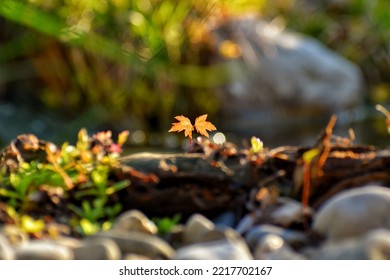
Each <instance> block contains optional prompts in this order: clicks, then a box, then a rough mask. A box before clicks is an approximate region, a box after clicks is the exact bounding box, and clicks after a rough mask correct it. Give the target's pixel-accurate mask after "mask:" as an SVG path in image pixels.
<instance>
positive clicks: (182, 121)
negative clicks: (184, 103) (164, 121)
mask: <svg viewBox="0 0 390 280" xmlns="http://www.w3.org/2000/svg"><path fill="white" fill-rule="evenodd" d="M206 118H207V114H205V115H202V116H199V117H197V118H196V119H195V125H192V123H191V121H190V120H189V119H188V118H186V117H184V116H183V115H181V116H176V117H175V119H177V120H178V121H179V122H176V123H172V127H171V129H170V130H168V132H181V131H183V130H184V136H185V137H187V136H188V138H190V143H192V131H193V130H194V128H195V129H196V131H197V132H198V133H200V134H201V135H204V136H206V137H209V134H208V133H207V130H209V131H213V130H216V129H217V128H216V127H215V126H214V125H213V124H212V123H211V122H208V121H206Z"/></svg>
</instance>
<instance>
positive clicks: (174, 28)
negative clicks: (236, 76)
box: [0, 0, 263, 129]
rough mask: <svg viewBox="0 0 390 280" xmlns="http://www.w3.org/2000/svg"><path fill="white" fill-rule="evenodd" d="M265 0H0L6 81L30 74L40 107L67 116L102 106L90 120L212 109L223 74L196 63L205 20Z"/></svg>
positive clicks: (148, 122) (149, 121) (146, 120)
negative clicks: (215, 87) (28, 68)
mask: <svg viewBox="0 0 390 280" xmlns="http://www.w3.org/2000/svg"><path fill="white" fill-rule="evenodd" d="M262 2H263V1H261V0H236V1H231V2H228V1H222V0H217V1H211V2H210V1H206V0H204V1H198V0H192V1H179V0H139V1H127V0H106V1H88V0H77V1H76V0H61V1H60V0H57V1H53V0H34V1H33V0H30V1H14V0H4V1H2V4H1V5H0V16H2V17H3V33H4V34H3V35H2V37H3V38H1V39H2V41H3V42H4V44H2V46H1V52H0V53H1V55H0V67H1V68H4V69H5V72H7V73H9V74H7V75H6V77H5V78H4V79H5V81H3V83H4V84H5V86H6V87H7V86H10V85H9V84H8V85H7V82H9V83H10V82H13V81H20V80H24V79H26V78H29V76H31V80H32V81H33V82H32V84H30V90H31V86H32V87H33V88H32V90H31V93H30V94H32V95H34V96H36V97H37V98H38V99H39V101H40V102H41V104H43V105H44V106H45V107H47V108H49V109H51V110H52V111H55V112H60V113H62V114H64V115H65V116H68V117H70V118H71V117H76V116H79V115H80V114H81V113H82V112H88V110H90V109H91V108H95V109H96V108H98V109H99V110H98V111H97V113H95V114H94V117H93V118H94V121H96V122H109V123H115V122H121V121H123V120H126V119H129V118H134V119H137V120H140V121H141V123H138V124H137V125H140V126H141V127H140V128H142V127H143V128H146V129H155V128H159V127H160V126H161V124H164V128H165V127H166V126H167V125H168V124H169V120H170V119H171V117H172V114H173V111H175V110H176V111H180V112H183V111H186V112H188V114H190V115H191V112H197V111H198V110H202V111H203V112H204V111H207V112H208V113H210V114H212V113H213V112H215V111H216V110H217V108H218V107H217V106H218V104H217V102H216V100H215V99H213V97H212V96H211V95H210V89H211V88H212V87H214V86H217V85H220V84H223V83H225V82H226V81H227V79H228V77H227V76H226V74H225V73H224V67H223V65H214V66H210V65H205V63H202V60H205V61H206V59H204V58H203V56H204V55H207V50H206V49H207V47H208V46H207V44H205V42H206V41H207V40H208V34H207V33H208V30H207V24H208V23H207V20H209V19H211V18H218V17H221V15H222V14H223V13H231V12H233V11H234V13H236V14H237V13H238V14H239V13H243V12H246V11H248V10H253V9H254V8H255V7H259V5H261V4H262ZM26 65H28V66H29V67H30V68H31V69H32V70H31V72H29V75H27V77H26V73H25V72H26V70H24V71H22V70H23V69H26V67H25V66H26ZM18 67H19V68H18ZM12 70H14V71H12ZM12 72H13V73H15V74H14V75H13V74H11V73H12ZM6 90H7V88H6ZM194 114H195V113H194Z"/></svg>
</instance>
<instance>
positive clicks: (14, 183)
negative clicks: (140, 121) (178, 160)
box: [0, 129, 130, 235]
mask: <svg viewBox="0 0 390 280" xmlns="http://www.w3.org/2000/svg"><path fill="white" fill-rule="evenodd" d="M128 134H129V133H128V132H127V131H125V132H122V133H120V134H119V136H118V141H117V143H115V142H113V140H112V135H111V132H110V131H108V132H100V133H97V134H95V135H93V136H92V137H90V136H89V135H88V133H87V131H86V130H85V129H82V130H80V132H79V134H78V140H77V143H76V144H75V145H70V144H68V143H64V144H63V145H62V146H61V148H60V149H58V148H57V147H56V146H55V145H54V144H52V143H49V142H47V143H46V142H42V143H40V145H41V147H40V150H44V151H45V154H46V158H44V159H43V160H42V159H33V160H31V161H27V160H24V158H23V156H24V155H23V152H21V151H19V150H18V149H17V148H15V146H16V145H12V143H11V145H10V147H14V148H11V149H10V150H7V148H6V149H5V150H4V151H3V154H2V161H1V165H2V167H3V169H2V172H1V173H0V198H1V201H2V202H4V203H5V204H6V205H7V209H8V210H7V213H8V216H9V217H12V219H13V221H14V223H15V224H18V225H20V226H21V228H22V229H24V230H25V231H26V232H28V233H34V234H35V233H37V232H39V231H41V232H42V231H45V230H47V228H46V227H45V223H44V222H43V220H42V219H43V218H46V220H55V215H56V214H55V213H56V211H55V210H54V209H55V208H57V209H60V210H61V211H63V212H64V215H67V216H68V218H69V221H68V222H69V226H71V228H72V230H73V231H74V232H75V233H78V234H82V235H86V234H93V233H96V232H97V231H98V230H101V229H107V228H109V227H110V225H111V222H112V220H113V219H114V218H115V217H116V216H117V215H118V214H119V213H120V212H121V211H122V206H121V204H120V203H119V202H118V199H117V197H115V194H116V193H117V192H118V191H120V190H122V189H124V188H126V187H127V186H129V184H130V181H129V180H121V181H115V180H112V179H111V178H110V175H111V174H112V171H113V170H114V169H115V168H117V167H118V166H119V165H120V163H119V161H118V159H119V156H120V153H121V152H122V149H121V147H122V146H123V144H124V143H125V142H126V141H127V137H128ZM19 144H20V143H19ZM25 146H27V145H25ZM22 148H23V147H22ZM22 148H20V149H21V150H22ZM12 149H13V150H12ZM37 149H38V148H37ZM24 152H25V151H24ZM15 153H16V154H17V157H16V159H13V158H12V156H13V155H14V154H15ZM7 157H10V159H8V160H5V159H7ZM10 162H11V163H12V166H8V165H7V164H9V163H10ZM42 206H43V207H45V208H47V211H45V212H42V210H41V207H42ZM50 215H51V217H48V216H50ZM0 222H2V221H1V220H0ZM3 222H4V221H3Z"/></svg>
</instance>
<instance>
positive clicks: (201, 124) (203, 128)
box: [195, 114, 217, 137]
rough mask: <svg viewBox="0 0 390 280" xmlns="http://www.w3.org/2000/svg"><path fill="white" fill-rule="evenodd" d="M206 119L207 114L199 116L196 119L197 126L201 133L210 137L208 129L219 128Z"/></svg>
mask: <svg viewBox="0 0 390 280" xmlns="http://www.w3.org/2000/svg"><path fill="white" fill-rule="evenodd" d="M206 119H207V114H205V115H202V116H200V117H197V118H196V119H195V128H196V131H197V132H198V133H200V134H201V135H204V136H206V137H209V134H208V133H207V130H210V131H213V130H217V128H216V127H215V126H214V125H213V124H212V123H211V122H208V121H206Z"/></svg>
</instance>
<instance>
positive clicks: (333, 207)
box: [313, 186, 390, 240]
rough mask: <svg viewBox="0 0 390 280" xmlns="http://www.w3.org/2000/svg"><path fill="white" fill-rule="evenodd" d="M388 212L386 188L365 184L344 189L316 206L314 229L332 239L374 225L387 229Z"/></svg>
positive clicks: (389, 223) (359, 233)
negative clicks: (317, 209)
mask: <svg viewBox="0 0 390 280" xmlns="http://www.w3.org/2000/svg"><path fill="white" fill-rule="evenodd" d="M389 213H390V189H389V188H385V187H381V186H366V187H361V188H356V189H352V190H346V191H343V192H341V193H339V194H336V195H335V196H334V197H332V198H331V199H329V200H328V201H327V202H326V203H325V204H324V205H323V206H322V207H321V208H320V209H319V211H318V212H317V215H316V216H315V218H314V223H313V230H314V231H316V232H318V233H320V234H322V235H324V236H326V237H327V238H328V239H331V240H340V239H345V238H351V237H358V236H362V235H364V234H365V233H367V232H368V231H370V230H373V229H377V228H385V229H390V216H389Z"/></svg>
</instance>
